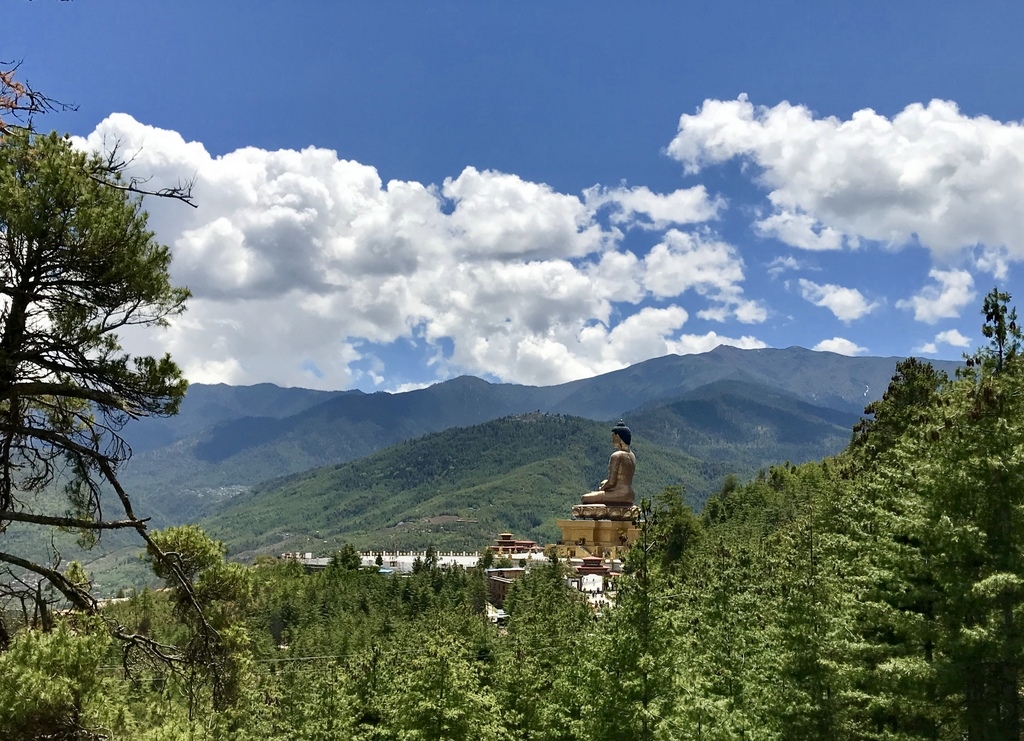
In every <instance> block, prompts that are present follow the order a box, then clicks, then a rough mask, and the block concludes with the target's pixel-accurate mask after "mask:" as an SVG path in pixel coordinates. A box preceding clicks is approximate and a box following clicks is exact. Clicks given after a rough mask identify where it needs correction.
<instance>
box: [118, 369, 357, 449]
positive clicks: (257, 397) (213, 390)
mask: <svg viewBox="0 0 1024 741" xmlns="http://www.w3.org/2000/svg"><path fill="white" fill-rule="evenodd" d="M352 394H354V395H357V396H361V395H362V392H361V391H313V390H311V389H302V388H281V387H280V386H275V385H274V384H272V383H260V384H257V385H255V386H228V385H227V384H223V383H218V384H213V385H209V384H203V383H193V384H191V385H189V387H188V394H187V395H186V397H185V401H184V402H183V403H182V405H181V411H180V412H179V413H178V414H176V415H175V416H173V417H166V418H152V417H147V418H143V419H139V420H137V421H134V422H132V423H131V424H130V425H128V426H127V427H126V428H125V438H126V439H127V440H128V442H129V444H130V445H131V446H132V450H134V451H135V452H136V453H142V452H145V451H147V450H154V449H156V448H162V447H166V446H168V445H173V444H174V443H176V442H178V441H179V440H182V439H184V438H187V437H189V436H191V435H195V434H196V433H198V432H200V431H201V430H203V429H206V428H208V427H210V426H211V425H216V424H218V423H220V422H224V421H227V420H234V419H239V418H242V417H272V418H276V417H289V416H291V415H293V414H298V413H299V412H301V411H303V410H305V409H308V408H309V407H311V406H315V405H317V404H320V403H323V402H324V401H326V400H328V399H332V398H334V397H336V396H341V395H352Z"/></svg>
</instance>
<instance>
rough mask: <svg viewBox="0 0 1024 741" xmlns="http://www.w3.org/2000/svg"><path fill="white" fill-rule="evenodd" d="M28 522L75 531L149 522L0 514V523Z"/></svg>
mask: <svg viewBox="0 0 1024 741" xmlns="http://www.w3.org/2000/svg"><path fill="white" fill-rule="evenodd" d="M5 520H6V521H8V522H29V523H32V524H33V525H51V526H53V527H66V528H71V529H75V530H81V529H84V530H119V529H123V528H127V527H131V528H135V529H136V530H137V529H138V528H139V523H145V522H149V520H150V518H148V517H146V518H145V519H141V520H134V519H131V520H109V521H107V522H103V521H97V520H83V519H80V518H77V517H49V516H48V515H34V514H31V513H28V512H11V511H8V512H0V522H3V521H5Z"/></svg>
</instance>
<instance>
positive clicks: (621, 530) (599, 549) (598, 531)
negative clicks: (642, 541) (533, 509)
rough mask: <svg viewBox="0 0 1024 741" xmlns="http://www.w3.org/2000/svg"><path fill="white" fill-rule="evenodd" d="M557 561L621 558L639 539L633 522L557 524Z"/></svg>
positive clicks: (559, 522) (588, 521)
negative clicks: (559, 533) (631, 544)
mask: <svg viewBox="0 0 1024 741" xmlns="http://www.w3.org/2000/svg"><path fill="white" fill-rule="evenodd" d="M556 524H557V525H558V527H559V528H560V529H561V530H562V540H561V541H560V542H559V543H558V548H557V552H558V556H559V558H583V557H584V556H601V557H602V558H621V557H622V555H623V554H624V553H625V552H626V549H627V548H628V547H629V545H630V543H632V542H633V541H635V540H636V539H637V537H638V536H639V535H640V531H639V530H638V529H637V528H636V526H635V525H633V521H632V520H558V521H557V522H556Z"/></svg>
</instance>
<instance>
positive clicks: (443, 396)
mask: <svg viewBox="0 0 1024 741" xmlns="http://www.w3.org/2000/svg"><path fill="white" fill-rule="evenodd" d="M898 360H899V359H898V358H871V357H846V356H841V355H835V354H832V353H822V352H812V351H809V350H805V349H802V348H797V347H793V348H787V349H763V350H740V349H736V348H731V347H719V348H717V349H715V350H713V351H711V352H708V353H704V354H700V355H685V356H666V357H663V358H656V359H653V360H649V361H646V362H644V363H639V364H637V365H634V366H631V367H629V368H625V369H622V370H619V371H615V372H613V373H608V374H605V375H602V376H597V377H594V378H588V379H582V380H579V381H573V382H570V383H565V384H560V385H556V386H546V387H533V386H521V385H515V384H501V383H490V382H488V381H485V380H482V379H479V378H472V377H460V378H455V379H452V380H450V381H445V382H443V383H438V384H436V385H433V386H430V387H427V388H423V389H419V390H415V391H409V392H405V393H394V394H392V393H372V394H367V393H363V392H361V391H313V390H309V389H298V388H280V387H277V386H273V385H270V384H260V385H257V386H248V387H234V386H226V385H203V384H194V385H192V386H191V387H190V388H189V391H188V394H187V396H186V398H185V400H184V402H183V404H182V407H181V412H180V414H179V415H177V416H176V417H173V418H169V419H146V420H140V421H138V422H136V423H133V424H131V425H129V426H128V427H127V428H126V433H127V434H126V439H127V440H128V442H129V444H130V445H131V446H132V448H133V451H134V456H133V458H132V460H131V461H130V462H129V463H128V464H127V465H126V466H125V468H124V469H123V471H122V482H123V483H124V484H125V485H126V486H127V488H128V490H129V491H130V492H131V494H132V496H133V497H134V498H135V500H136V502H137V507H136V510H137V511H140V512H144V513H145V514H146V515H148V516H151V517H152V521H153V525H154V526H155V527H164V526H167V525H170V524H176V523H182V522H191V521H199V522H202V523H203V524H204V526H206V527H208V528H209V529H210V530H211V532H212V533H213V534H214V535H215V536H216V537H218V538H220V539H222V540H224V541H225V542H226V543H227V544H228V545H229V547H230V553H231V554H232V555H233V556H234V557H237V558H244V557H248V556H252V555H254V554H257V553H274V552H281V551H284V550H313V551H317V552H324V551H325V550H329V549H331V548H334V547H337V546H338V545H339V544H340V543H342V542H352V543H354V544H357V545H360V546H364V547H384V546H388V547H422V546H425V545H427V544H428V543H434V544H435V545H438V546H445V547H466V548H474V549H475V548H478V547H481V546H482V545H483V544H485V543H487V542H489V541H490V540H491V539H492V538H493V537H494V535H495V534H496V533H497V532H500V531H505V530H512V531H513V532H516V534H517V535H518V536H520V537H527V538H532V539H535V540H538V541H544V540H549V539H551V538H553V537H555V536H556V535H557V531H556V528H555V525H554V522H555V520H556V519H558V518H559V517H564V516H567V515H568V509H569V507H570V506H571V504H572V503H573V502H575V501H577V500H578V497H579V496H580V495H581V494H582V493H584V492H585V491H588V490H590V489H593V488H595V487H596V485H597V483H598V482H599V481H600V480H601V478H603V477H604V475H605V467H606V465H607V460H608V455H609V453H610V452H611V446H610V442H609V427H610V426H611V424H609V423H614V422H615V421H617V420H618V419H620V418H622V419H624V420H625V421H626V422H627V424H629V425H630V426H631V428H632V429H633V431H634V435H635V437H636V450H637V455H638V458H639V460H640V464H639V465H638V472H637V479H636V482H635V485H636V488H637V491H638V495H640V496H647V497H650V496H653V495H654V494H656V493H657V492H658V491H660V490H661V488H662V487H663V486H665V485H669V484H681V485H683V486H684V488H685V491H686V497H687V500H688V502H689V503H690V504H691V506H693V507H694V508H695V509H699V508H700V507H701V506H702V505H703V502H704V501H705V500H706V498H707V497H708V496H709V495H710V494H711V493H712V492H714V491H716V490H717V489H718V488H719V487H720V486H721V485H722V482H723V481H724V479H725V477H726V475H728V474H730V473H732V474H736V475H738V476H739V477H740V478H741V479H744V478H748V477H750V476H752V475H754V474H755V473H756V472H757V471H758V470H759V469H761V468H766V467H768V466H770V465H773V464H776V463H782V462H785V461H790V462H793V463H798V462H802V461H806V460H811V459H818V458H821V457H823V456H826V455H831V454H834V453H836V452H838V451H839V450H841V449H842V448H843V447H844V446H845V445H846V444H847V442H848V441H849V439H850V434H851V427H852V425H853V424H854V423H855V422H856V420H857V419H858V417H859V416H860V414H861V413H862V412H863V409H864V406H865V404H867V403H868V402H870V401H872V400H874V399H876V398H878V397H880V396H881V394H882V393H883V392H884V390H885V388H886V387H887V385H888V383H889V380H890V378H891V376H892V374H893V371H894V367H895V365H896V363H897V362H898ZM933 365H935V366H936V367H938V368H939V369H941V370H944V371H946V372H947V373H952V372H953V371H954V370H955V368H956V367H957V365H958V364H957V363H952V362H941V361H940V362H936V363H933ZM439 461H440V462H444V468H443V470H442V469H438V468H437V467H436V465H439V464H437V462H439ZM13 535H14V533H10V532H9V533H8V536H13ZM26 537H30V538H34V537H35V536H31V535H28V534H26ZM115 541H116V539H112V540H111V541H110V543H109V546H110V547H105V546H101V547H100V548H99V549H98V550H96V551H94V552H93V553H92V554H91V555H92V557H93V558H96V559H98V560H97V561H95V562H94V564H95V566H91V567H90V568H96V569H101V570H102V569H104V568H107V567H108V566H110V565H111V564H113V566H110V567H111V568H113V569H114V570H115V571H116V570H117V569H128V568H130V567H131V566H130V564H131V563H133V562H134V560H133V559H134V556H131V555H130V554H127V552H124V553H122V552H121V551H119V550H116V549H115V550H114V551H111V548H112V547H113V546H115V545H117V543H116V542H115ZM86 560H89V559H88V558H87V559H86ZM131 568H134V567H131ZM106 583H107V584H110V583H111V582H110V581H106Z"/></svg>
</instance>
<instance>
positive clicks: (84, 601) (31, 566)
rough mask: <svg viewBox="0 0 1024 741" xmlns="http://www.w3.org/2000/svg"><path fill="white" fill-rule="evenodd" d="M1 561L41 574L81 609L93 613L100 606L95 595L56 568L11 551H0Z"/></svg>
mask: <svg viewBox="0 0 1024 741" xmlns="http://www.w3.org/2000/svg"><path fill="white" fill-rule="evenodd" d="M0 561H3V562H5V563H9V564H11V565H12V566H19V567H21V568H23V569H25V570H26V571H31V572H32V573H34V574H39V576H41V577H43V578H44V579H46V580H47V581H49V582H50V583H51V584H53V586H55V587H56V588H57V589H58V590H60V592H61V593H62V594H63V595H64V596H65V597H67V598H68V600H69V601H70V602H71V604H73V605H75V607H78V608H79V609H81V610H85V611H86V612H90V613H92V612H96V610H97V609H98V607H99V605H98V603H97V602H96V598H95V597H93V596H92V595H91V594H89V593H88V592H85V591H83V590H81V589H79V588H78V587H76V586H75V585H74V584H72V583H71V582H70V581H68V579H67V577H65V576H64V575H63V574H62V573H60V572H59V571H57V570H55V569H50V568H47V567H46V566H42V565H40V564H37V563H35V562H33V561H27V560H25V559H24V558H20V557H18V556H15V555H13V554H10V553H3V552H0Z"/></svg>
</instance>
